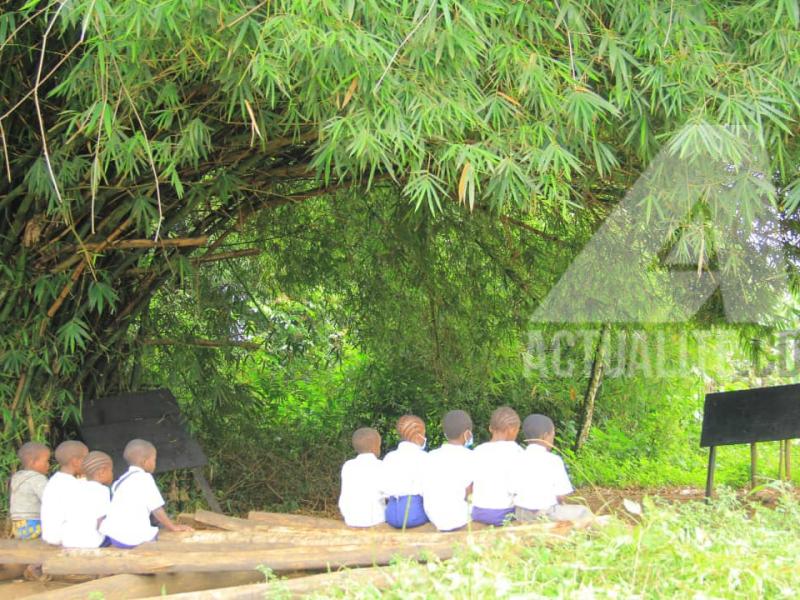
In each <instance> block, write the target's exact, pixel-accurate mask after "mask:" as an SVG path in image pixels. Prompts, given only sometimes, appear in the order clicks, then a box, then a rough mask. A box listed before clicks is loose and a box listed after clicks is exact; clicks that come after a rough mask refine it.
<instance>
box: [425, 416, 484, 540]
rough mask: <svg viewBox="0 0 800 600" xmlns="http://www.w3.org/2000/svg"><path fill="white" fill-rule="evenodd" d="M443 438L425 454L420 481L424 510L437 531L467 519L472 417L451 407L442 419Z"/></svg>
mask: <svg viewBox="0 0 800 600" xmlns="http://www.w3.org/2000/svg"><path fill="white" fill-rule="evenodd" d="M442 429H443V430H444V435H445V437H446V438H447V442H445V443H444V444H443V445H442V447H441V448H437V449H436V450H433V451H431V452H430V453H429V454H428V465H427V469H426V471H425V476H424V478H423V484H422V498H423V505H424V508H425V514H427V515H428V518H429V519H430V520H431V523H433V524H434V525H435V526H436V529H438V530H439V531H455V530H456V529H461V528H462V527H464V526H465V525H466V524H467V523H468V522H469V504H468V503H467V497H468V496H469V495H470V494H471V493H472V479H473V469H472V450H470V449H469V447H470V446H472V418H471V417H470V416H469V415H468V414H467V413H466V412H464V411H463V410H451V411H450V412H448V413H447V414H446V415H445V416H444V419H443V421H442Z"/></svg>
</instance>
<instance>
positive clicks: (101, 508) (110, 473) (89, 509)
mask: <svg viewBox="0 0 800 600" xmlns="http://www.w3.org/2000/svg"><path fill="white" fill-rule="evenodd" d="M81 468H82V471H83V474H84V475H85V476H86V479H85V480H83V481H78V490H77V493H76V494H75V496H74V499H73V501H72V505H71V506H69V507H68V508H67V520H66V521H65V522H64V532H63V536H62V540H61V544H62V545H63V546H64V547H65V548H99V547H101V546H103V545H107V544H104V541H105V536H104V535H103V534H102V533H100V531H99V530H98V528H99V527H100V523H101V522H102V520H103V519H104V518H105V516H106V514H108V507H109V506H110V505H111V490H109V489H108V486H109V485H111V482H112V481H113V480H114V465H113V463H112V461H111V457H110V456H109V455H108V454H106V453H105V452H98V451H96V450H95V451H93V452H89V454H87V455H86V458H84V459H83V462H82V463H81Z"/></svg>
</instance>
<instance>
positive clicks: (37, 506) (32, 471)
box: [8, 442, 50, 540]
mask: <svg viewBox="0 0 800 600" xmlns="http://www.w3.org/2000/svg"><path fill="white" fill-rule="evenodd" d="M17 457H18V458H19V462H20V464H21V465H22V469H20V470H19V471H17V472H16V473H14V474H13V475H12V476H11V482H10V483H9V495H10V498H9V506H8V512H9V516H10V517H11V525H12V531H13V534H14V537H15V538H17V539H19V540H35V539H37V538H39V537H41V536H42V496H43V495H44V488H45V487H46V486H47V471H48V470H49V468H50V448H48V447H47V446H45V445H44V444H40V443H38V442H26V443H25V444H22V446H21V447H20V449H19V451H18V452H17Z"/></svg>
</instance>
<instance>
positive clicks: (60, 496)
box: [42, 471, 78, 546]
mask: <svg viewBox="0 0 800 600" xmlns="http://www.w3.org/2000/svg"><path fill="white" fill-rule="evenodd" d="M77 490H78V480H77V479H75V478H74V477H73V476H72V475H68V474H67V473H62V472H61V471H59V472H57V473H54V474H53V475H52V477H50V480H49V481H48V482H47V485H46V486H45V488H44V494H42V539H43V540H44V541H45V542H47V543H48V544H55V545H56V546H60V545H61V538H62V535H63V531H64V522H65V521H66V520H67V507H68V506H70V505H71V504H72V502H73V501H74V498H75V495H76V494H77Z"/></svg>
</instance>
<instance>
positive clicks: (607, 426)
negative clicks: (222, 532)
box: [0, 0, 800, 509]
mask: <svg viewBox="0 0 800 600" xmlns="http://www.w3.org/2000/svg"><path fill="white" fill-rule="evenodd" d="M3 8H4V10H3V12H2V14H0V74H1V75H2V76H0V154H2V160H1V161H0V171H2V177H0V217H2V220H1V221H0V254H2V261H0V406H2V415H3V426H2V436H3V438H2V439H3V449H4V450H3V452H2V454H1V455H0V469H2V471H3V472H7V471H8V470H9V469H10V468H12V465H13V455H12V451H11V450H12V448H13V447H14V446H15V445H16V444H18V443H19V442H20V441H22V440H24V439H27V438H30V437H34V438H47V439H50V440H51V441H56V440H57V439H59V437H60V436H62V435H63V433H64V429H66V431H67V432H68V431H70V429H71V428H72V427H73V426H74V423H75V421H76V419H77V418H78V417H79V412H80V402H81V400H82V399H83V398H87V397H92V396H97V395H100V394H106V393H112V392H115V391H118V390H124V389H133V388H140V387H148V386H155V385H168V386H170V387H171V388H172V389H173V390H174V391H175V392H176V394H177V395H178V396H179V398H180V400H181V403H182V405H183V407H184V410H185V412H186V414H187V416H188V418H189V421H190V424H191V426H192V427H193V429H194V430H195V431H196V432H197V434H198V436H200V437H201V439H202V440H203V442H204V444H205V446H206V448H207V449H208V451H209V454H210V455H211V457H212V463H213V467H214V472H213V479H214V481H215V485H216V486H217V487H218V489H219V490H220V491H221V492H223V493H224V495H225V500H226V501H227V502H229V503H230V507H231V508H232V509H240V508H244V507H246V506H248V505H252V504H253V503H261V504H270V505H283V506H286V507H291V506H296V505H297V503H305V505H306V506H308V507H314V508H322V507H323V506H324V505H325V503H326V502H329V501H330V498H331V496H332V495H333V494H332V492H333V490H334V489H335V485H336V482H335V474H336V469H337V467H338V464H339V463H340V461H341V459H342V457H343V456H344V455H345V454H346V452H347V450H346V438H347V435H348V432H349V431H350V430H351V429H352V428H354V427H357V426H359V425H363V424H365V423H370V424H375V425H376V426H378V427H380V429H381V430H382V431H383V432H384V433H385V434H387V435H386V439H385V442H386V444H387V445H388V444H391V443H392V442H393V439H392V437H391V424H392V421H393V419H394V418H395V417H396V416H397V415H399V414H402V413H403V412H406V411H409V410H412V411H416V412H419V413H421V414H424V415H425V416H426V417H427V418H428V419H429V420H430V421H431V422H432V423H435V422H436V419H437V418H438V416H439V415H440V414H441V412H442V410H443V409H444V408H448V407H454V406H459V407H465V408H467V409H469V410H470V411H471V412H472V413H473V416H474V418H475V420H476V422H478V423H482V424H485V423H486V420H487V416H488V414H489V412H490V411H491V409H492V408H493V407H494V406H496V405H498V404H500V403H508V404H512V405H514V406H515V407H517V408H518V410H519V411H520V412H521V413H524V412H527V411H529V410H542V411H547V412H549V413H551V414H553V415H554V417H556V419H557V420H558V422H559V425H560V428H561V432H562V448H563V450H564V451H565V452H566V453H569V452H570V451H571V450H570V449H571V448H572V446H573V441H574V439H575V438H576V437H577V436H578V433H579V431H580V429H581V427H582V425H583V423H584V421H585V419H583V418H582V417H583V416H584V413H585V411H584V410H583V408H582V404H583V399H584V396H585V394H586V391H587V389H589V388H591V387H592V386H590V385H589V380H590V377H591V373H592V369H591V360H588V361H586V360H585V358H586V357H584V355H583V350H582V349H581V348H578V347H575V348H573V349H572V350H571V352H572V356H573V358H575V359H576V360H577V361H578V362H579V364H580V365H581V367H580V368H578V369H576V370H575V371H573V372H572V373H570V374H569V375H566V376H564V375H559V374H557V373H542V372H540V371H536V370H533V371H531V370H530V369H526V367H525V363H524V361H523V359H522V357H523V354H524V352H525V350H526V346H527V343H528V341H529V340H528V334H529V329H530V326H529V321H528V320H529V318H530V315H531V314H532V312H533V311H534V310H535V309H536V307H537V306H539V304H540V303H541V301H542V300H543V298H544V297H545V295H546V294H547V291H548V290H549V289H550V287H551V286H552V285H553V284H554V283H555V282H556V281H557V280H558V277H559V275H560V274H561V273H562V272H563V271H564V269H566V267H567V265H568V264H569V263H570V260H571V259H572V258H573V257H574V256H575V255H576V253H577V252H578V250H579V249H580V248H581V247H582V246H583V244H584V243H585V242H586V241H587V240H588V239H589V237H590V236H591V233H592V232H593V231H594V230H596V228H597V227H598V225H599V223H600V222H602V220H603V219H604V218H605V217H606V216H607V215H608V213H609V211H610V210H612V209H613V207H614V206H615V205H616V204H617V202H618V201H619V200H620V199H621V198H622V197H623V195H624V193H625V191H626V190H627V189H628V188H629V187H630V186H631V185H632V184H633V183H634V182H635V181H636V180H637V178H638V177H639V175H640V174H641V173H642V172H643V170H644V168H645V167H646V165H647V164H648V163H649V162H650V161H651V160H652V159H653V158H654V157H655V156H656V154H657V153H658V152H659V151H660V150H661V149H662V148H667V149H668V151H669V152H670V153H672V154H673V155H675V156H680V157H681V158H682V159H686V160H690V161H691V160H694V161H696V162H700V161H704V160H706V159H707V158H708V156H709V155H713V156H715V157H716V161H717V162H718V163H719V164H721V165H723V166H724V165H730V164H739V163H740V162H742V161H744V160H745V159H746V158H748V157H743V155H742V148H741V146H740V145H739V144H738V143H737V140H738V139H740V138H739V137H738V136H739V134H741V133H742V132H743V130H745V129H747V130H748V131H749V134H748V135H750V137H749V138H748V139H750V140H751V142H752V143H753V145H754V146H755V148H756V149H757V150H758V151H760V152H763V153H764V154H765V155H766V156H767V157H768V160H769V161H770V164H769V165H768V169H769V171H768V172H769V173H772V177H771V181H770V182H768V183H767V184H765V185H763V186H762V188H763V189H762V192H761V193H762V194H763V196H764V197H765V198H766V199H767V200H768V201H769V202H770V203H771V206H772V207H773V209H774V211H775V215H776V218H777V219H778V220H779V222H780V225H781V232H782V234H781V235H782V237H781V239H780V240H779V244H780V245H783V246H785V247H786V248H785V249H786V251H787V252H788V253H789V256H790V258H793V257H794V253H796V251H797V248H796V247H795V246H796V244H795V240H796V233H797V225H798V223H797V220H796V209H797V206H798V202H800V188H798V186H797V169H796V164H797V158H798V156H797V155H798V145H797V142H796V138H795V135H794V134H795V132H796V127H797V125H796V123H797V119H798V115H800V92H798V90H800V86H799V85H798V83H800V77H799V76H798V69H800V66H798V65H800V61H799V60H798V58H800V32H799V31H798V25H800V11H798V6H797V3H796V2H795V1H794V0H762V1H760V2H756V3H751V4H746V3H740V2H734V1H730V2H711V1H708V2H688V1H679V0H676V1H672V2H660V3H650V2H624V3H620V2H613V1H611V0H592V1H585V2H577V1H573V0H559V1H556V2H552V3H549V2H540V3H528V2H501V1H486V0H481V1H478V0H475V1H472V0H464V1H461V2H456V1H452V0H419V1H415V2H412V1H410V0H397V1H395V2H375V1H365V2H352V1H345V2H341V1H328V0H318V1H314V2H306V1H300V0H274V1H272V2H265V3H245V4H244V5H243V4H242V3H240V2H233V1H231V0H210V1H207V2H191V1H183V0H169V1H166V2H160V3H147V2H139V1H134V0H118V1H115V2H107V1H106V0H75V1H73V2H65V3H62V2H58V1H52V2H51V1H48V0H27V1H23V0H12V1H10V2H6V3H5V5H4V7H3ZM717 125H721V126H724V127H721V128H717V127H715V126H717ZM767 179H770V178H769V177H768V178H767ZM650 202H651V203H652V204H653V207H654V210H653V211H652V212H653V214H654V215H657V214H658V207H659V199H658V198H652V199H650ZM701 205H702V206H701V209H700V210H698V211H697V212H696V213H695V214H694V215H693V219H692V220H691V222H690V223H689V224H688V225H686V226H685V227H683V228H682V229H681V230H680V231H675V232H674V239H673V241H678V238H680V239H681V240H688V242H687V244H688V245H687V247H685V248H683V253H684V257H690V258H691V257H695V259H694V260H688V262H690V263H693V264H694V268H697V269H698V271H700V272H702V271H704V270H705V271H710V270H712V269H714V268H717V267H720V268H721V267H725V266H726V265H721V264H718V262H719V261H718V260H717V259H716V257H715V251H716V250H719V249H720V248H722V245H721V244H722V243H721V242H720V240H719V239H718V238H717V237H715V236H713V235H710V234H709V233H708V232H709V229H708V227H707V223H706V222H707V221H709V220H711V219H712V218H716V217H715V215H713V214H711V213H713V210H712V205H711V203H710V202H703V203H701ZM654 218H655V217H654ZM736 218H738V216H737V217H736ZM739 225H740V226H741V227H743V228H745V229H746V228H747V227H748V226H750V225H751V224H750V223H739ZM683 234H686V235H683ZM681 236H682V237H681ZM698 256H699V259H697V258H696V257H698ZM791 276H792V279H791V281H792V283H794V281H795V278H794V273H791ZM784 300H785V301H786V305H787V306H788V310H783V311H778V312H780V315H779V316H780V318H776V319H773V320H772V321H771V322H770V323H769V324H768V325H769V327H756V326H752V325H739V326H736V327H731V328H729V329H725V330H724V331H723V333H722V337H723V338H724V339H726V340H727V341H729V342H730V347H729V348H728V349H727V350H725V351H724V352H716V351H711V352H710V351H709V350H708V348H706V347H704V346H703V344H698V343H695V342H691V341H690V342H689V343H688V350H687V351H688V352H691V353H692V354H691V356H692V357H694V358H695V359H696V358H697V357H698V356H699V355H701V354H703V355H708V356H706V360H705V365H704V366H702V367H700V366H698V365H699V362H698V361H697V360H694V361H693V362H692V363H691V364H692V365H694V367H695V368H694V369H691V368H689V367H688V366H687V368H676V369H672V370H670V371H669V373H667V374H664V375H658V374H655V375H654V374H653V373H649V372H647V371H646V370H644V369H640V370H637V369H623V370H622V372H621V373H619V374H618V375H620V376H610V375H609V373H607V374H606V375H607V376H606V378H605V379H604V380H603V381H602V384H601V387H600V396H599V397H598V399H597V409H596V415H595V416H596V419H595V423H596V424H599V428H596V429H595V430H594V431H593V434H592V435H591V436H590V437H589V439H588V441H587V442H586V445H585V446H584V448H583V449H582V451H581V455H580V459H579V460H576V461H573V466H574V470H575V475H576V477H578V478H580V479H582V480H583V481H591V482H598V483H624V484H629V483H634V482H638V483H645V484H659V483H665V482H680V483H696V482H697V479H698V475H699V473H700V470H701V468H702V467H701V462H702V455H701V454H700V453H699V452H698V451H697V450H696V442H697V438H696V434H697V430H698V421H697V417H696V415H695V412H696V410H697V409H698V408H699V406H700V402H701V397H702V393H703V392H704V391H706V390H707V389H712V388H713V389H719V388H721V387H730V386H735V385H742V386H743V385H750V384H754V383H763V382H776V381H780V380H781V375H780V374H773V375H765V372H764V371H763V368H764V366H765V365H768V364H770V361H772V362H774V361H775V354H776V353H775V352H772V351H771V350H770V348H771V347H772V343H771V341H770V339H771V338H770V336H771V335H772V334H774V333H775V332H776V331H778V330H780V329H785V328H788V327H791V326H793V325H794V320H795V317H796V315H795V314H794V312H793V306H794V305H793V303H792V302H790V301H789V299H788V298H786V299H784ZM723 323H724V313H723V311H722V307H721V304H720V302H719V298H718V297H716V298H714V299H713V300H712V301H711V302H709V304H708V305H707V306H705V307H703V310H702V311H701V312H700V313H699V314H698V315H697V317H696V318H695V319H694V320H693V321H692V322H690V323H687V324H683V325H681V327H679V328H674V329H669V328H660V329H659V328H657V327H655V326H652V325H647V326H643V328H638V329H636V332H638V333H636V332H634V333H633V335H639V334H640V333H641V332H642V331H648V332H651V333H652V334H653V335H656V334H658V333H659V332H660V333H662V334H664V336H665V338H664V339H665V340H666V342H665V344H666V345H665V348H666V349H665V355H664V359H665V361H667V362H670V361H671V362H672V363H674V364H680V361H681V358H680V357H681V356H682V353H683V347H682V344H683V342H682V341H681V340H682V339H683V338H682V336H683V335H684V334H686V333H687V332H692V331H694V330H696V329H700V328H708V327H721V326H723ZM606 327H607V330H609V331H610V334H609V335H610V339H611V347H612V348H618V347H620V344H619V343H618V342H619V340H620V339H621V338H622V336H626V335H628V332H627V331H626V330H625V328H623V327H618V326H614V327H613V328H609V326H606ZM599 328H600V325H599V324H595V325H594V326H593V327H592V329H595V330H596V329H599ZM589 359H591V356H589ZM751 359H752V360H751ZM756 359H757V362H753V361H755V360H756ZM613 360H614V359H613V357H610V358H609V362H610V363H611V364H609V368H608V370H613V368H614V365H613ZM748 361H750V362H748ZM601 362H602V361H601ZM784 375H786V373H784ZM437 435H439V433H438V431H436V430H435V428H434V429H432V434H431V436H429V437H430V438H431V440H432V442H435V441H437ZM482 435H485V433H482ZM733 462H734V463H736V464H737V465H738V463H737V462H736V461H733ZM728 464H732V463H728ZM299 472H302V473H304V474H305V476H304V477H302V478H299V477H297V476H296V474H297V473H299ZM739 473H740V471H734V470H732V471H731V472H730V480H732V481H738V480H739V479H738V478H740V477H741V475H739ZM723 475H724V473H723ZM176 494H177V496H180V494H179V493H178V492H176Z"/></svg>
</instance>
